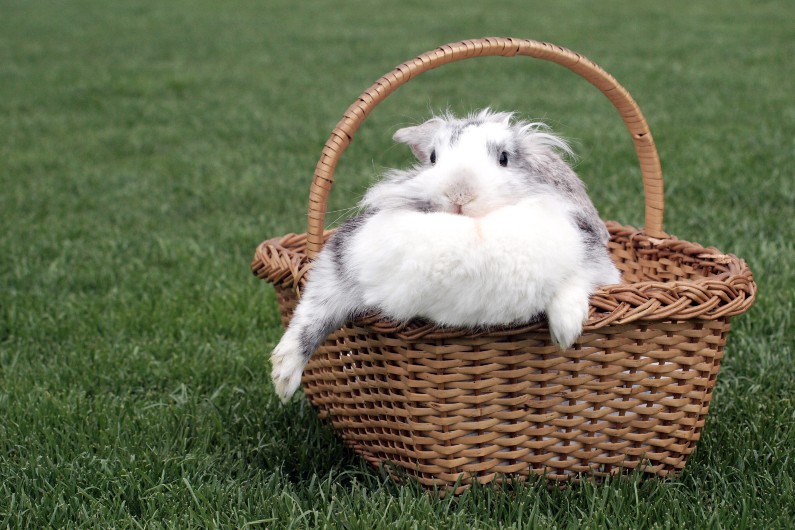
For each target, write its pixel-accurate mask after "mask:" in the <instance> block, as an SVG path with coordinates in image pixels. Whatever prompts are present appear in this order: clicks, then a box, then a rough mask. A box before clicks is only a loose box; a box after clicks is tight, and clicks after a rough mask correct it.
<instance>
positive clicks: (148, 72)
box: [0, 0, 795, 529]
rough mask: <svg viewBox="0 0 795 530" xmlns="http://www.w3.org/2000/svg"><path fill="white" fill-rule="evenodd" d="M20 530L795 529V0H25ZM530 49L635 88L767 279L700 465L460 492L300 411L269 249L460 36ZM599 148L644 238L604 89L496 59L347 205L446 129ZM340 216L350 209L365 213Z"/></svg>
mask: <svg viewBox="0 0 795 530" xmlns="http://www.w3.org/2000/svg"><path fill="white" fill-rule="evenodd" d="M0 12H2V16H0V526H2V527H5V528H47V527H58V528H70V527H71V528H76V527H79V528H87V527H100V528H109V527H118V528H142V527H143V528H191V527H193V528H215V527H219V528H243V527H247V526H250V527H260V528H322V527H329V528H348V529H356V528H361V529H370V528H386V527H389V528H532V527H543V528H602V527H613V528H785V527H792V526H793V520H795V483H794V481H795V449H793V447H795V351H793V350H794V348H793V344H794V343H795V339H794V338H793V336H794V335H795V329H793V319H794V318H795V311H794V309H793V300H794V299H795V265H794V264H795V243H793V241H795V223H793V221H792V219H793V218H795V185H794V184H793V167H795V164H793V163H794V162H795V157H794V156H793V154H795V143H793V138H795V104H794V103H793V99H792V93H793V78H792V70H793V66H795V65H794V64H793V57H795V28H793V26H792V24H791V20H793V18H795V4H792V3H788V2H773V1H761V2H754V3H753V4H748V3H746V2H741V1H739V0H727V1H726V2H721V3H719V4H710V5H706V4H703V3H697V2H683V1H679V0H676V1H674V2H666V3H662V2H645V1H643V2H629V1H617V2H600V3H591V2H585V1H584V0H581V1H576V2H571V3H565V4H563V3H551V2H546V3H533V4H528V3H526V2H519V1H514V2H504V3H501V4H500V5H498V6H488V7H487V5H486V4H485V3H481V2H464V3H462V2H452V1H448V0H440V1H439V2H434V3H433V4H427V3H425V2H415V1H409V2H404V3H401V4H399V5H398V4H395V3H393V2H382V1H380V0H379V1H372V2H368V3H364V2H349V3H341V2H335V3H331V2H324V1H319V2H313V3H308V2H307V3H295V2H287V1H283V0H270V1H269V2H267V3H252V2H243V1H238V2H231V1H230V2H210V1H207V0H200V1H193V2H188V1H184V0H177V1H174V2H153V1H148V0H147V1H144V2H135V3H132V2H130V3H115V4H113V5H111V4H108V3H104V2H99V1H96V0H75V1H71V2H52V1H50V2H47V1H40V2H24V1H22V0H0ZM486 35H512V36H523V37H524V36H526V37H531V38H536V39H540V40H549V41H553V42H556V43H559V44H562V45H565V46H567V47H570V48H572V49H575V50H577V51H580V52H582V53H584V54H585V55H587V56H589V57H590V58H591V59H593V60H595V61H596V62H598V63H599V64H601V65H602V66H604V67H605V68H606V69H607V70H608V71H610V72H611V73H613V74H614V75H615V76H616V77H617V78H618V79H619V80H620V81H622V82H623V84H624V85H625V86H626V87H627V88H628V89H629V90H630V91H631V92H632V93H633V94H634V95H635V97H636V99H637V100H638V102H639V104H640V105H641V108H643V109H644V112H645V114H646V116H647V118H648V120H649V122H650V124H651V127H652V131H653V132H654V134H655V139H656V140H657V143H658V146H659V150H660V154H661V157H662V161H663V169H664V172H665V175H666V179H667V180H666V185H667V188H666V199H667V205H666V208H667V210H666V213H667V218H666V228H667V230H668V231H669V232H670V233H673V234H676V235H677V236H679V237H680V238H682V239H686V240H690V241H698V242H700V243H704V244H709V245H715V246H717V247H719V248H721V249H722V250H725V251H730V252H734V253H737V254H739V255H741V256H743V257H744V258H746V259H747V261H748V262H749V264H750V266H751V268H752V270H753V271H754V273H755V275H756V278H757V280H758V282H759V286H760V294H759V298H758V301H757V303H756V305H755V306H754V307H753V308H752V309H751V311H750V312H749V313H748V314H746V315H744V316H743V317H741V318H737V319H736V320H735V321H734V329H733V331H732V334H731V336H730V337H729V344H728V347H727V354H726V357H725V361H724V364H723V369H722V371H721V374H720V377H719V379H718V386H717V390H716V395H715V398H714V401H713V407H712V411H711V414H710V418H709V421H708V424H707V428H706V430H705V431H704V434H703V437H702V440H701V442H700V445H699V448H698V450H697V451H696V453H695V454H694V455H693V457H692V459H691V461H690V463H689V464H688V467H687V469H686V471H685V472H684V474H683V475H682V476H681V477H680V478H677V479H673V480H668V481H650V482H639V481H638V480H635V479H633V478H629V479H627V480H621V481H613V482H610V483H608V484H604V485H601V486H594V485H591V484H584V485H582V486H580V487H576V488H572V489H569V490H564V491H558V490H547V489H546V488H545V487H544V485H543V484H541V483H530V484H527V485H521V486H515V487H511V488H508V489H505V490H500V491H495V490H492V489H488V488H476V489H473V490H470V491H469V492H467V493H466V494H464V495H463V496H462V497H460V498H457V499H453V498H448V499H445V500H438V499H436V498H434V497H431V496H428V495H426V494H425V493H423V492H422V491H421V490H420V489H419V488H418V487H416V486H414V485H406V486H398V485H395V484H394V483H393V482H392V481H391V480H390V479H388V478H387V477H385V476H384V475H383V474H382V473H380V472H379V471H377V470H373V469H370V468H369V467H367V466H366V465H365V464H363V463H362V462H361V461H360V460H359V459H358V458H357V457H356V456H355V455H353V454H352V453H350V452H349V451H348V450H347V449H346V448H345V447H344V446H343V445H342V444H341V442H340V441H339V440H338V439H336V438H335V436H334V434H333V432H332V431H331V430H330V428H329V426H328V425H327V424H324V423H322V422H319V421H318V420H317V419H316V418H315V416H314V414H313V412H312V410H311V408H310V407H309V406H308V405H307V404H306V403H305V402H303V401H302V400H294V401H293V402H291V403H290V404H289V405H288V406H286V407H281V406H280V405H279V404H278V402H277V400H276V398H275V396H274V394H273V392H272V388H271V386H270V382H269V381H268V376H267V374H268V365H267V355H266V354H267V352H268V351H269V350H270V348H271V347H272V346H273V345H274V343H275V341H276V340H278V338H279V336H280V332H281V331H280V329H279V325H278V315H277V311H276V307H275V300H274V296H273V294H272V292H271V291H270V289H269V288H268V287H267V286H266V285H265V284H264V283H262V282H259V281H257V280H255V279H254V278H253V277H252V276H251V275H250V273H249V271H248V264H249V261H250V259H251V257H252V255H253V250H254V247H255V246H256V244H257V243H259V242H260V241H261V240H263V239H265V238H267V237H272V236H275V235H281V234H284V233H287V232H291V231H297V232H301V231H304V220H305V217H304V215H305V206H306V194H307V190H308V183H309V180H310V178H311V172H312V169H313V167H314V163H315V161H316V160H315V157H316V156H317V155H318V153H319V152H320V147H321V146H322V143H323V142H324V141H325V139H326V136H327V134H328V133H329V132H330V130H331V128H332V127H333V125H334V124H335V123H336V121H337V120H338V119H339V117H340V115H341V114H342V112H343V111H344V109H345V108H346V107H347V105H348V104H349V103H350V102H352V101H353V100H354V99H355V98H356V96H357V95H358V94H359V93H360V92H361V91H362V90H363V89H364V88H365V87H366V86H368V85H369V84H370V83H371V82H372V81H373V80H374V79H375V78H377V77H378V76H380V75H381V74H382V73H384V72H386V71H388V70H389V69H390V68H391V67H393V66H394V65H396V64H398V63H400V62H402V61H403V60H406V59H408V58H410V57H413V56H414V55H416V54H418V53H421V52H423V51H426V50H428V49H431V48H433V47H434V46H436V45H438V44H441V43H444V42H450V41H454V40H459V39H461V38H468V37H476V36H486ZM487 105H488V106H492V107H495V108H498V109H507V110H514V109H518V110H520V111H522V113H523V114H524V115H525V116H528V117H534V118H544V119H547V120H548V121H549V122H550V123H551V124H552V125H553V126H554V127H555V128H556V129H557V130H558V131H560V132H562V133H563V134H565V135H567V136H569V137H571V138H575V139H576V141H577V144H578V151H579V153H580V162H579V165H578V171H579V172H580V174H581V175H582V176H583V177H584V179H585V180H586V181H587V182H588V183H589V185H590V188H589V189H590V191H591V194H592V196H593V198H594V201H595V203H596V204H597V206H598V207H599V208H600V210H601V212H602V214H603V215H604V217H606V218H610V219H616V220H619V221H621V222H623V223H627V224H635V225H640V224H641V223H642V200H641V199H640V197H641V195H640V194H641V186H640V183H639V178H638V174H637V173H638V172H637V169H636V167H637V166H636V162H635V160H634V159H633V153H632V149H631V145H630V144H631V143H630V141H629V140H628V137H627V134H626V132H625V130H624V129H623V125H622V124H621V123H620V120H619V119H618V117H617V115H615V113H614V111H613V110H612V108H611V107H610V105H609V104H608V103H607V100H605V99H604V98H603V97H602V96H601V95H600V94H598V92H596V91H595V90H594V89H593V88H592V87H590V86H589V85H588V84H587V83H585V82H582V81H580V80H579V79H577V78H576V77H574V76H572V75H571V74H570V73H568V72H566V71H564V70H562V69H560V68H559V67H556V66H553V65H548V64H540V63H539V62H537V61H530V60H519V59H515V60H507V59H488V60H475V61H467V62H465V63H460V64H456V65H450V66H448V67H445V68H442V69H440V70H436V71H433V72H430V73H428V74H427V75H425V76H423V77H422V78H420V79H417V80H415V81H412V83H410V84H409V85H408V86H406V87H404V88H403V89H401V90H400V91H398V93H396V94H395V95H394V96H393V97H392V98H390V99H389V100H387V101H386V102H385V103H384V104H383V105H382V106H380V107H379V109H378V110H377V111H376V112H374V113H373V114H372V115H371V117H370V118H369V119H368V120H367V122H366V123H365V125H364V126H363V127H362V129H361V130H360V132H359V134H358V136H357V138H356V141H355V142H354V145H353V146H352V147H351V149H350V150H349V151H348V152H347V153H346V155H345V157H344V158H343V161H342V162H341V164H340V167H339V171H338V174H337V176H338V180H339V182H338V185H337V186H336V187H335V189H334V192H333V194H332V204H331V207H330V208H331V209H332V210H342V209H344V208H346V207H349V206H351V205H353V204H354V203H355V201H356V200H357V198H358V197H359V196H360V195H361V193H362V190H363V189H364V187H365V186H366V185H367V183H368V182H370V180H371V179H372V178H374V176H375V175H376V174H377V173H378V171H379V170H380V168H381V167H383V166H394V165H400V164H406V163H407V162H408V154H407V153H406V152H405V150H403V149H395V148H393V147H392V145H391V142H390V136H391V133H392V132H393V131H394V130H395V128H396V127H397V126H398V125H399V124H404V123H408V122H413V121H417V120H419V119H422V118H423V117H425V116H427V114H428V111H429V109H443V108H446V107H448V106H449V107H450V108H452V109H453V110H458V111H466V110H471V109H475V108H479V107H483V106H487ZM336 215H339V213H338V214H336Z"/></svg>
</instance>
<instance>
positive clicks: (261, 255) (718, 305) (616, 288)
mask: <svg viewBox="0 0 795 530" xmlns="http://www.w3.org/2000/svg"><path fill="white" fill-rule="evenodd" d="M606 225H607V227H608V230H609V231H610V233H611V236H612V238H613V239H616V238H623V239H624V240H627V241H629V242H631V244H632V245H633V247H634V248H636V249H637V250H638V253H639V254H640V253H642V252H643V251H644V250H651V249H653V250H654V252H656V253H659V252H661V251H664V252H668V253H670V256H672V257H675V256H677V255H681V256H687V257H696V258H698V259H699V260H700V261H701V262H703V263H708V264H709V265H710V267H711V268H714V269H715V271H716V272H710V273H708V274H705V275H704V276H702V277H698V278H683V279H677V280H671V281H658V280H656V281H655V280H645V281H639V282H628V283H621V284H615V285H607V286H604V287H601V288H599V289H597V291H596V292H595V293H594V294H593V295H592V296H591V300H590V302H591V303H590V306H591V307H590V311H589V316H588V320H587V321H586V323H585V326H584V328H583V329H584V331H586V332H587V331H593V330H596V329H600V328H604V327H606V326H609V325H621V324H629V323H631V322H635V321H637V320H646V321H660V320H687V319H691V318H701V319H705V320H715V319H718V318H723V317H730V316H736V315H739V314H742V313H744V312H745V311H746V310H747V309H748V308H749V307H750V306H751V305H752V304H753V301H754V298H755V296H756V284H755V282H754V280H753V275H752V273H751V270H750V268H749V267H748V265H747V264H746V262H745V260H743V259H741V258H739V257H737V256H735V255H734V254H725V253H723V252H721V251H720V250H718V249H717V248H715V247H703V246H702V245H699V244H698V243H691V242H688V241H684V240H681V239H678V238H676V237H674V236H669V237H667V238H664V239H659V238H653V237H650V236H648V235H647V234H645V233H644V232H643V231H642V230H638V229H636V228H634V227H632V226H628V225H626V226H625V225H621V224H619V223H617V222H615V221H607V222H606ZM333 232H334V231H333V230H327V231H326V232H325V234H324V237H325V238H327V237H328V236H330V235H331V234H332V233H333ZM311 267H312V264H311V260H310V259H309V258H308V256H307V254H306V234H292V233H291V234H286V235H284V236H280V237H276V238H272V239H268V240H266V241H263V242H262V243H261V244H260V245H259V246H258V247H257V250H256V253H255V256H254V260H253V262H252V264H251V269H252V272H253V273H254V275H256V276H257V277H259V278H261V279H263V280H266V281H268V282H269V283H272V284H274V285H277V284H279V285H283V286H286V287H291V288H293V289H295V290H296V292H298V293H300V290H301V288H302V287H303V285H304V283H305V281H306V274H307V273H308V272H309V271H310V270H311ZM354 324H355V325H360V326H363V327H367V328H370V329H371V330H373V331H375V332H379V333H393V334H397V335H398V336H401V337H403V338H406V339H417V338H420V337H423V338H452V337H462V336H466V337H476V336H481V335H486V334H488V335H505V336H510V335H515V334H520V333H524V332H526V331H528V330H531V329H537V328H540V327H544V326H546V322H545V321H544V320H543V319H542V320H538V319H536V320H531V321H529V322H527V323H522V324H516V325H510V326H500V327H490V328H483V329H469V328H451V327H442V326H439V325H436V324H433V323H431V322H428V321H426V320H422V319H413V320H411V321H408V322H395V321H392V320H389V319H386V318H384V317H383V316H381V315H379V314H368V315H365V316H363V317H360V318H358V319H356V320H355V321H354Z"/></svg>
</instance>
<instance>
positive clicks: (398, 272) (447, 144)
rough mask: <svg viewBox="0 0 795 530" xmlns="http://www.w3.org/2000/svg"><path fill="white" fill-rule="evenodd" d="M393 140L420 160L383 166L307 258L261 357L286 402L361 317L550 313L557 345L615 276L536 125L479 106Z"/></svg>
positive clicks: (554, 145)
mask: <svg viewBox="0 0 795 530" xmlns="http://www.w3.org/2000/svg"><path fill="white" fill-rule="evenodd" d="M393 139H394V140H395V141H396V142H399V143H403V144H407V145H408V146H409V147H410V149H411V151H412V152H413V153H414V155H415V156H416V158H417V160H418V163H417V164H416V165H414V166H413V167H411V168H410V169H408V170H390V171H388V172H386V173H385V175H384V178H383V179H382V180H381V181H379V182H378V183H376V184H375V185H373V186H372V187H371V188H370V189H369V190H368V191H367V192H366V194H365V196H364V198H363V199H362V201H361V203H360V206H361V213H360V214H359V215H357V216H355V217H353V218H351V219H349V220H348V221H347V222H345V223H344V224H342V225H341V226H340V227H339V228H338V229H337V230H336V232H335V233H334V234H333V235H332V236H331V237H330V238H329V240H328V242H327V243H326V245H325V247H324V248H323V250H322V251H321V252H320V253H319V254H318V256H317V258H316V259H315V261H314V263H313V265H312V270H311V272H310V274H309V276H308V280H307V283H306V285H305V287H304V289H303V293H302V295H301V298H300V302H299V303H298V305H297V307H296V309H295V313H294V315H293V318H292V321H291V322H290V325H289V326H288V328H287V330H286V332H285V333H284V336H283V337H282V339H281V340H280V342H279V343H278V345H277V346H276V348H275V349H274V350H273V353H272V355H271V361H272V378H273V382H274V386H275V389H276V393H277V394H278V396H279V398H280V399H281V400H282V402H286V401H287V400H288V399H289V398H290V397H291V396H292V395H293V393H294V392H295V391H296V389H297V388H298V386H299V384H300V381H301V375H302V373H303V369H304V366H305V365H306V363H307V361H308V360H309V358H310V356H311V355H312V353H313V352H314V351H315V349H316V348H317V347H318V346H320V344H321V343H322V342H323V341H324V340H325V339H326V337H327V336H328V335H329V334H330V333H331V332H332V331H334V330H336V329H338V328H339V327H341V326H342V325H343V324H344V323H345V322H346V321H348V320H350V319H352V318H355V317H356V316H357V315H362V314H364V313H368V312H371V311H378V312H380V313H381V314H382V315H383V316H385V317H387V318H390V319H393V320H397V321H405V320H409V319H412V318H416V317H420V318H425V319H428V320H430V321H432V322H434V323H436V324H439V325H441V326H457V327H468V328H484V327H490V326H504V325H510V324H517V323H521V322H529V321H532V320H533V319H535V318H539V317H541V316H543V315H546V317H547V320H548V323H549V329H550V333H551V337H552V339H553V340H554V341H555V342H556V343H557V344H559V345H560V347H561V348H567V347H569V346H571V345H572V344H573V343H574V342H575V341H576V339H577V337H578V336H579V335H580V334H581V333H582V327H583V324H584V322H585V320H586V319H587V317H588V301H589V297H590V295H591V294H592V293H593V292H594V291H595V289H596V288H598V287H600V286H603V285H607V284H614V283H618V282H619V281H620V274H619V272H618V269H617V268H616V266H615V265H614V264H613V262H612V260H611V258H610V256H609V253H608V249H607V241H608V239H609V234H608V231H607V228H606V227H605V225H604V223H603V222H602V220H601V219H600V218H599V215H598V213H597V211H596V208H595V207H594V206H593V204H592V203H591V200H590V199H589V197H588V195H587V194H586V191H585V186H584V185H583V183H582V182H581V181H580V179H579V178H578V177H577V176H576V175H575V173H574V171H573V170H572V169H571V168H570V167H569V165H568V164H567V163H566V162H565V161H564V158H563V156H562V155H571V154H572V151H571V149H570V147H569V145H568V144H567V143H566V141H565V140H563V139H562V138H560V137H558V136H556V135H554V134H552V133H551V132H549V130H548V129H547V127H546V126H545V125H543V124H541V123H528V122H522V121H518V120H516V119H515V118H514V115H513V113H500V112H494V111H491V110H490V109H486V110H483V111H480V112H477V113H473V114H470V115H469V116H467V117H466V118H463V119H459V118H456V117H455V116H453V115H451V114H449V113H448V114H444V115H441V116H435V117H433V118H431V119H430V120H428V121H426V122H425V123H422V124H421V125H417V126H412V127H406V128H402V129H400V130H398V131H397V132H396V133H395V134H394V137H393Z"/></svg>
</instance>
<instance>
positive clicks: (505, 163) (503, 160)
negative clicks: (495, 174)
mask: <svg viewBox="0 0 795 530" xmlns="http://www.w3.org/2000/svg"><path fill="white" fill-rule="evenodd" d="M500 165H501V166H502V167H507V166H508V152H507V151H503V152H502V153H500Z"/></svg>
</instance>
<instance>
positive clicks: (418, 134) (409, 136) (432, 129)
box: [392, 118, 444, 162]
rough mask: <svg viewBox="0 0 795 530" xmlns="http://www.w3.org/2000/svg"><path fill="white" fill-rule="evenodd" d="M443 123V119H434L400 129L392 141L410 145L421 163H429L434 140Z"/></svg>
mask: <svg viewBox="0 0 795 530" xmlns="http://www.w3.org/2000/svg"><path fill="white" fill-rule="evenodd" d="M443 123H444V120H443V119H441V118H432V119H430V120H428V121H426V122H425V123H423V124H421V125H415V126H414V127H404V128H403V129H398V130H397V132H395V134H394V135H393V136H392V139H393V140H394V141H396V142H399V143H401V144H406V145H408V146H409V147H410V148H411V152H412V153H414V156H416V157H417V159H418V160H419V161H420V162H428V160H429V159H430V156H431V151H433V138H434V136H436V133H437V132H438V130H439V128H440V127H441V126H442V124H443Z"/></svg>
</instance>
